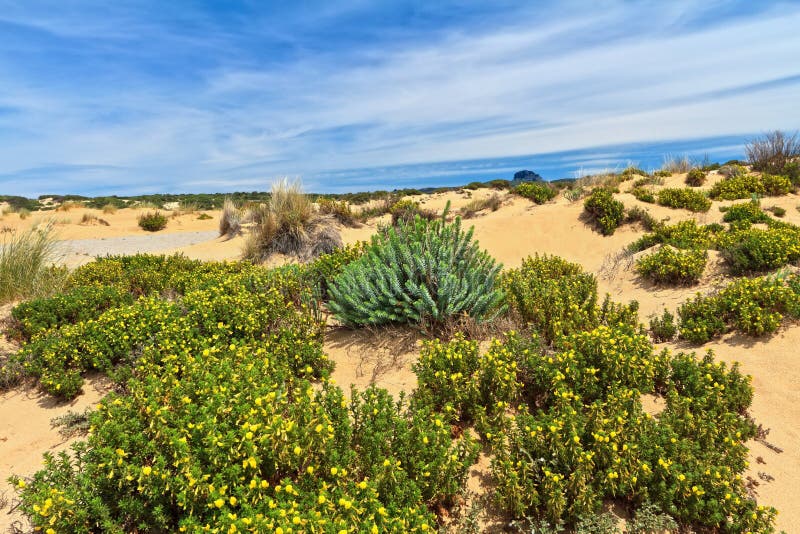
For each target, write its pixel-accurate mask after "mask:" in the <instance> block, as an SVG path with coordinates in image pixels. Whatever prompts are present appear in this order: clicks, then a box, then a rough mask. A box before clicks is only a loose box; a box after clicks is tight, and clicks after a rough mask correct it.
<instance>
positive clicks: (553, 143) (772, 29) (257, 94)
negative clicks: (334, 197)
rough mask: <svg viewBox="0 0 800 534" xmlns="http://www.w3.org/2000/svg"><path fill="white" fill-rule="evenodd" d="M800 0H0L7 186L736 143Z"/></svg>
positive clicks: (130, 183)
mask: <svg viewBox="0 0 800 534" xmlns="http://www.w3.org/2000/svg"><path fill="white" fill-rule="evenodd" d="M797 28H800V2H797V1H794V2H752V1H739V2H735V1H716V0H707V1H704V2H687V1H681V0H674V1H669V2H661V1H651V2H636V1H624V2H623V1H612V0H601V1H595V2H589V1H585V2H570V1H557V2H535V1H527V2H507V1H494V2H468V1H436V2H431V1H419V2H399V1H395V2H379V1H366V0H345V1H342V2H334V1H321V2H313V1H309V2H302V1H297V2H264V1H247V2H233V1H224V2H223V1H220V2H185V1H172V2H163V1H158V2H147V1H142V2H138V1H137V2H125V1H119V2H108V1H82V0H72V1H69V2H63V1H58V2H45V1H37V0H24V1H6V0H0V194H22V195H28V196H36V195H39V194H44V193H84V194H134V193H155V192H199V191H206V192H211V191H234V190H247V191H250V190H265V189H268V187H269V183H270V182H271V181H272V180H274V179H275V178H277V177H280V176H289V177H301V178H302V179H303V181H304V183H305V185H306V188H307V189H308V190H311V191H319V192H323V191H331V192H334V191H352V190H364V189H391V188H394V187H409V186H419V185H440V184H441V185H451V184H457V183H465V182H467V181H472V180H479V179H491V178H497V177H503V178H508V177H510V175H511V174H512V173H513V172H514V170H517V169H520V168H529V169H531V170H535V171H537V172H539V173H540V174H542V175H543V176H545V177H546V178H559V177H566V176H572V175H574V174H575V173H576V172H591V171H594V170H598V169H603V168H614V167H620V166H624V165H625V164H626V163H627V162H632V163H638V164H639V165H641V166H645V167H656V166H658V164H659V163H660V161H661V157H662V155H663V154H664V153H666V152H670V153H684V152H685V153H690V154H692V155H698V156H701V155H702V154H703V153H708V154H709V155H710V156H711V157H712V159H719V160H725V159H729V158H732V157H740V156H741V155H742V150H741V146H742V143H743V142H744V141H745V140H746V139H748V138H750V137H752V136H753V135H757V134H759V133H761V132H763V131H766V130H771V129H776V128H780V129H787V130H795V129H796V128H798V127H800V105H798V101H800V61H799V60H798V57H800V32H798V31H797Z"/></svg>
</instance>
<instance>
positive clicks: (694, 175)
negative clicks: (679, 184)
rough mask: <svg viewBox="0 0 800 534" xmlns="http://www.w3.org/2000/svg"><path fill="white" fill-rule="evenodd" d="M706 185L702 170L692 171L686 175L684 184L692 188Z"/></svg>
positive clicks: (704, 174)
mask: <svg viewBox="0 0 800 534" xmlns="http://www.w3.org/2000/svg"><path fill="white" fill-rule="evenodd" d="M704 183H706V173H705V171H703V170H702V169H697V168H695V169H692V170H691V171H689V172H688V174H687V175H686V184H687V185H690V186H692V187H699V186H701V185H703V184H704Z"/></svg>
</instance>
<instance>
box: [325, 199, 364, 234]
mask: <svg viewBox="0 0 800 534" xmlns="http://www.w3.org/2000/svg"><path fill="white" fill-rule="evenodd" d="M317 206H318V207H319V212H320V213H321V214H323V215H332V216H333V217H334V218H335V219H336V220H337V221H339V222H340V223H341V224H343V225H344V226H349V227H351V228H355V227H357V226H359V223H358V221H357V220H356V216H355V214H354V213H353V210H352V208H351V207H350V204H349V203H348V202H347V201H345V200H339V201H337V200H333V199H328V198H320V199H319V200H317Z"/></svg>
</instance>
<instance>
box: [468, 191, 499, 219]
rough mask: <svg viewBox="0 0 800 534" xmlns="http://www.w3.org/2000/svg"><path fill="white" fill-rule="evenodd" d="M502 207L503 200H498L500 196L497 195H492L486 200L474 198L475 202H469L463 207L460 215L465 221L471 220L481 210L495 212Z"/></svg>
mask: <svg viewBox="0 0 800 534" xmlns="http://www.w3.org/2000/svg"><path fill="white" fill-rule="evenodd" d="M502 205H503V199H501V198H500V195H498V194H497V193H493V194H492V196H489V197H486V198H476V199H475V200H472V201H470V202H469V203H468V204H466V205H465V206H464V207H462V208H461V215H462V216H463V217H464V218H465V219H471V218H472V217H474V216H475V214H477V213H478V212H479V211H483V210H491V211H497V210H499V209H500V206H502Z"/></svg>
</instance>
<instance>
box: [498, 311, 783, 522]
mask: <svg viewBox="0 0 800 534" xmlns="http://www.w3.org/2000/svg"><path fill="white" fill-rule="evenodd" d="M511 343H512V346H514V348H515V350H517V351H518V354H521V355H522V358H523V359H522V361H523V363H522V365H521V367H520V369H519V371H518V376H520V377H521V378H522V380H524V383H523V391H525V392H526V396H527V397H526V398H528V399H530V400H529V401H528V402H527V404H526V405H522V406H520V407H519V409H518V410H517V413H516V414H515V416H514V417H510V416H509V417H507V418H506V421H505V425H504V426H503V427H502V433H501V434H499V435H498V437H497V438H488V439H489V441H490V444H491V446H492V449H493V451H494V453H495V457H494V459H493V461H492V472H493V474H494V476H495V479H496V480H497V489H496V495H497V497H496V498H497V500H498V501H499V503H500V505H501V506H502V507H503V508H504V509H506V510H508V511H509V512H510V513H511V514H512V516H513V517H516V518H521V517H528V518H539V520H541V521H545V522H547V523H548V524H550V525H561V524H567V525H570V524H572V525H574V526H575V527H576V528H577V527H578V526H581V525H585V521H586V518H587V517H591V516H594V515H595V514H597V513H598V512H599V510H600V507H601V505H602V503H603V502H604V501H606V500H608V499H615V500H626V501H629V502H636V501H638V502H641V501H645V502H650V503H652V504H648V505H646V507H645V509H644V511H643V512H642V517H641V519H642V523H641V524H639V526H638V528H645V521H648V522H650V521H658V522H659V523H662V522H663V524H674V521H670V520H669V517H667V516H665V515H664V513H665V512H667V513H668V514H670V515H673V516H674V517H675V518H676V519H678V520H680V521H682V522H685V523H691V524H692V525H693V526H694V527H695V528H698V529H700V528H701V527H700V526H701V525H702V526H705V527H708V528H712V529H718V530H719V531H721V532H741V531H742V529H745V530H750V531H752V532H770V531H771V528H772V522H773V521H774V516H775V511H774V510H772V509H769V508H764V507H759V506H757V505H756V503H755V502H754V501H753V500H752V499H751V498H749V497H748V492H747V488H746V487H745V484H744V483H743V481H742V479H741V477H740V473H742V472H743V470H744V469H745V465H746V459H747V449H746V447H745V446H744V443H745V441H746V440H747V439H749V438H751V437H752V436H754V435H755V431H756V429H755V426H754V425H753V423H752V422H751V421H750V420H748V419H746V418H745V417H742V416H741V415H740V414H742V413H743V411H744V410H745V409H746V408H747V406H749V404H750V402H751V400H752V389H751V388H750V385H749V379H748V378H747V377H744V376H742V375H741V374H740V373H739V371H738V369H737V368H736V367H735V366H734V367H733V368H731V369H727V368H726V367H725V365H724V364H717V363H714V361H713V357H712V356H711V355H710V354H709V355H707V356H706V357H705V358H704V359H703V360H702V361H698V360H697V359H696V358H695V357H694V356H693V355H686V354H683V353H681V354H678V355H676V356H671V355H670V354H669V353H668V352H666V351H665V352H662V353H660V354H655V353H653V350H652V345H650V343H649V342H648V341H647V339H646V337H644V336H642V335H640V334H638V333H636V332H635V331H634V329H633V328H632V327H630V326H619V327H616V328H609V327H599V328H597V329H595V330H592V331H589V332H582V333H578V334H576V335H574V336H571V337H569V338H565V339H564V341H563V343H562V346H561V350H560V351H559V352H557V353H556V354H551V353H542V352H539V351H536V350H531V349H524V347H525V344H524V343H522V344H521V345H515V344H514V343H515V342H514V341H513V340H512V342H511ZM516 343H519V340H517V342H516ZM523 349H524V350H523ZM525 350H527V352H526V351H525ZM656 388H658V389H659V390H660V391H663V392H664V395H665V401H666V408H665V410H664V411H663V412H662V414H661V415H660V416H659V417H658V418H657V419H656V418H652V417H651V416H649V415H647V414H646V413H644V411H643V410H642V406H641V401H640V396H639V395H640V393H641V392H652V391H654V390H655V389H656Z"/></svg>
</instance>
